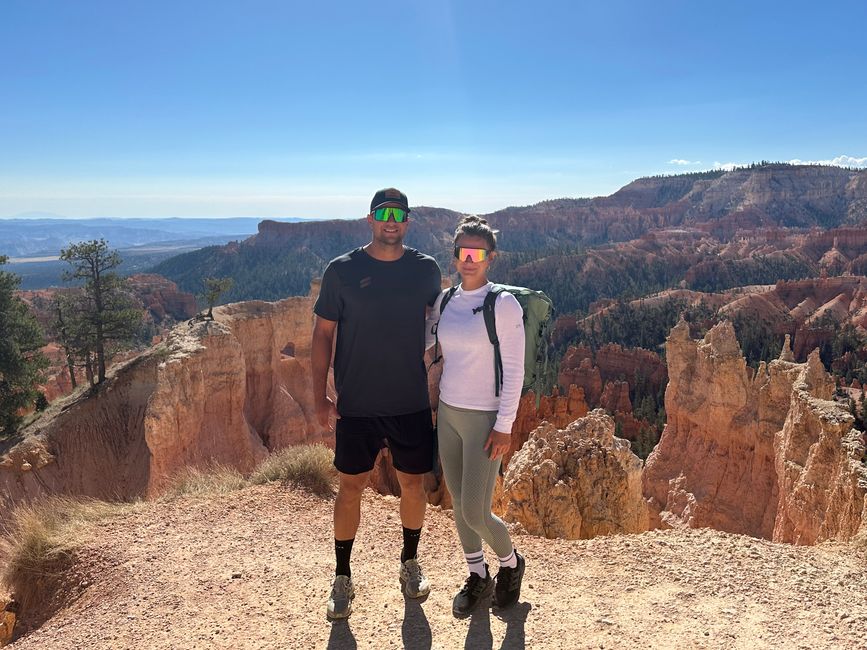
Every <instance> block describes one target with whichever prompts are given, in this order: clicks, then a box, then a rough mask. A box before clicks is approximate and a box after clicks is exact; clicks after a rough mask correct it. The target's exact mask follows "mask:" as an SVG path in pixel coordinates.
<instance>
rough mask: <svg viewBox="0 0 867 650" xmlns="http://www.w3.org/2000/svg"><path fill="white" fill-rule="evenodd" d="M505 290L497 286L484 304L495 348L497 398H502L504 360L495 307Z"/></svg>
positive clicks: (484, 312)
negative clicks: (501, 354) (498, 297)
mask: <svg viewBox="0 0 867 650" xmlns="http://www.w3.org/2000/svg"><path fill="white" fill-rule="evenodd" d="M505 290H506V289H505V287H503V285H501V284H495V285H494V286H493V287H491V290H490V291H489V292H488V295H486V296H485V302H484V303H483V304H482V316H484V318H485V329H487V330H488V340H489V341H490V342H491V345H493V346H494V395H496V396H497V397H499V396H500V386H502V385H503V358H502V357H501V356H500V339H499V337H498V336H497V319H496V317H495V315H494V307H495V306H496V304H497V296H499V295H500V294H501V293H503V291H505Z"/></svg>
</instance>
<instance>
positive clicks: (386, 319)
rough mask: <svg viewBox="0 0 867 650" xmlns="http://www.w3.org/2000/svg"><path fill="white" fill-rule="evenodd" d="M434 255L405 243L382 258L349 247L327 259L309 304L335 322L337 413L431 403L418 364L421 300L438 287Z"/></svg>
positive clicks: (392, 411) (389, 411) (426, 301)
mask: <svg viewBox="0 0 867 650" xmlns="http://www.w3.org/2000/svg"><path fill="white" fill-rule="evenodd" d="M441 277H442V276H441V274H440V269H439V266H437V263H436V260H434V259H433V258H432V257H430V256H428V255H424V254H422V253H419V252H418V251H417V250H415V249H414V248H405V250H404V253H403V255H402V256H401V258H400V259H398V260H395V261H393V262H383V261H380V260H377V259H374V258H373V257H371V256H370V255H368V254H367V252H366V251H365V250H364V249H362V248H356V249H355V250H353V251H350V252H349V253H346V254H345V255H341V256H340V257H337V258H335V259H333V260H331V262H329V263H328V267H327V268H326V269H325V273H324V274H323V276H322V288H321V289H320V291H319V298H318V299H317V301H316V305H315V306H314V307H313V311H314V312H315V313H316V315H317V316H320V317H321V318H324V319H326V320H331V321H337V348H336V351H335V354H334V383H335V385H336V388H337V412H338V413H340V415H341V416H347V417H381V416H392V415H405V414H407V413H415V412H417V411H421V410H422V409H426V408H428V407H429V406H430V400H429V398H428V390H427V372H426V370H425V365H424V321H425V306H426V305H433V303H434V301H435V300H436V298H437V296H438V295H439V292H440V284H441Z"/></svg>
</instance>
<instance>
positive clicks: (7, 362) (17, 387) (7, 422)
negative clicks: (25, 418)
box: [0, 255, 48, 435]
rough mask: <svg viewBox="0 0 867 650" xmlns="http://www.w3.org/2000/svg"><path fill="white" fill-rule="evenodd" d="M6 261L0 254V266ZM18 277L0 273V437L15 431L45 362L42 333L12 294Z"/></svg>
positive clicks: (32, 397) (31, 402) (35, 394)
mask: <svg viewBox="0 0 867 650" xmlns="http://www.w3.org/2000/svg"><path fill="white" fill-rule="evenodd" d="M6 261H7V258H6V257H5V256H2V255H0V266H2V265H4V264H6ZM19 283H20V278H19V277H18V276H17V275H15V274H13V273H9V272H8V271H0V332H2V333H3V335H2V337H0V435H9V434H12V433H14V432H15V430H16V429H17V428H18V426H19V424H20V423H21V416H20V415H19V413H20V411H21V410H22V409H25V408H27V407H29V406H30V405H31V404H33V403H34V401H35V400H36V398H37V396H38V394H39V393H38V391H37V390H36V385H37V384H38V383H39V382H40V381H41V380H42V379H43V377H42V370H43V369H44V368H45V367H46V366H47V365H48V360H47V359H46V358H45V357H44V356H43V355H42V353H41V352H40V351H39V349H40V348H41V347H42V346H43V344H44V343H43V340H42V330H41V329H40V328H39V323H37V322H36V319H35V318H34V317H33V315H32V314H31V313H30V311H29V309H28V308H27V305H26V304H25V303H24V301H22V300H21V299H20V298H18V297H17V296H16V295H15V290H16V289H17V288H18V285H19Z"/></svg>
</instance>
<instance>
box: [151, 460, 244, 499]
mask: <svg viewBox="0 0 867 650" xmlns="http://www.w3.org/2000/svg"><path fill="white" fill-rule="evenodd" d="M248 485H249V482H248V481H247V480H246V479H245V478H244V477H243V476H242V475H241V473H240V472H238V471H237V470H235V469H232V468H231V467H226V466H225V465H210V466H208V467H206V468H205V469H199V468H197V467H185V468H184V469H183V470H181V471H180V472H178V473H177V474H176V475H175V477H174V480H172V482H171V484H170V485H169V487H168V488H167V489H166V491H165V492H164V493H163V495H162V498H163V499H174V498H177V497H180V496H185V495H187V496H207V495H210V494H225V493H226V492H234V491H235V490H240V489H241V488H245V487H247V486H248Z"/></svg>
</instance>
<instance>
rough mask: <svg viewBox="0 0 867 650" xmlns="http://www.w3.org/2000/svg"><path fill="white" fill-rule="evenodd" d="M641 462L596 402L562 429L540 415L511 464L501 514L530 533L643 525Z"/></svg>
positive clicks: (579, 534)
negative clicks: (504, 504) (589, 409)
mask: <svg viewBox="0 0 867 650" xmlns="http://www.w3.org/2000/svg"><path fill="white" fill-rule="evenodd" d="M641 467H642V462H641V459H639V458H638V457H637V456H636V455H635V454H633V453H632V451H631V450H630V446H629V442H628V441H627V440H623V439H621V438H616V437H615V436H614V420H613V419H612V418H611V416H609V415H607V414H606V413H605V412H604V411H602V410H601V409H597V410H594V411H591V412H590V413H589V414H588V415H587V416H585V417H583V418H580V419H578V420H575V421H574V422H572V423H571V424H569V425H568V426H566V427H565V428H564V429H558V428H557V427H556V426H555V425H553V424H550V423H548V422H545V423H543V424H542V425H540V426H539V427H538V428H537V429H535V430H534V431H533V432H532V433H531V434H530V437H529V439H528V440H527V442H526V443H525V444H524V446H523V447H522V448H521V450H520V451H518V452H517V453H516V454H515V455H514V456H513V457H512V461H511V463H510V464H509V469H508V471H507V472H506V475H505V478H504V481H503V500H504V501H505V503H506V511H505V518H506V520H507V521H512V522H517V523H520V524H521V525H522V526H523V528H524V529H525V530H526V531H527V532H529V533H532V534H534V535H544V536H545V537H564V538H567V539H588V538H590V537H595V536H597V535H610V534H613V533H636V532H641V531H644V530H647V527H648V513H647V506H646V503H645V501H644V499H643V497H642V493H641Z"/></svg>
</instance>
